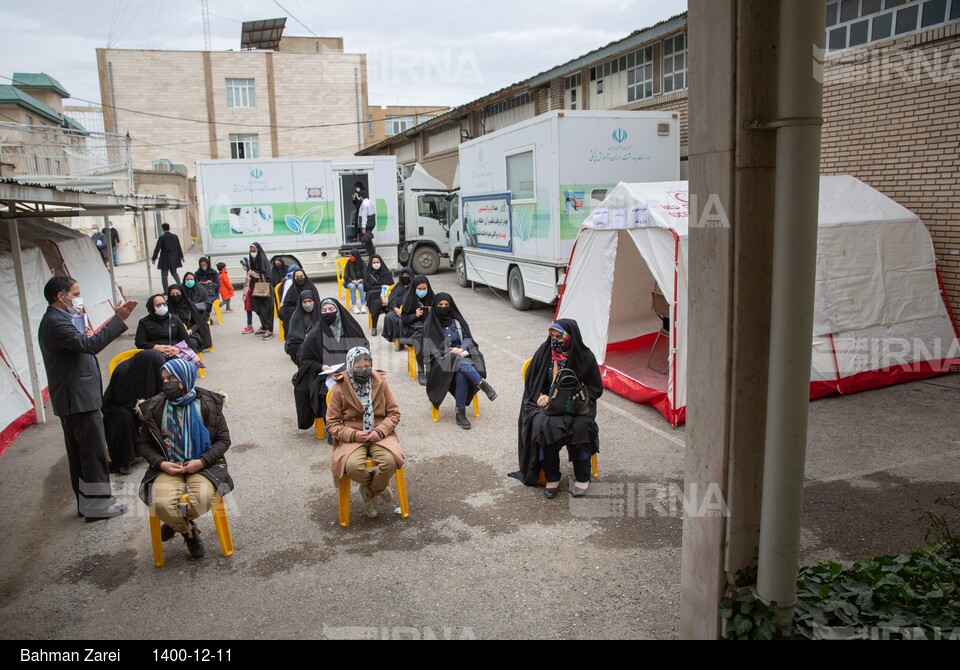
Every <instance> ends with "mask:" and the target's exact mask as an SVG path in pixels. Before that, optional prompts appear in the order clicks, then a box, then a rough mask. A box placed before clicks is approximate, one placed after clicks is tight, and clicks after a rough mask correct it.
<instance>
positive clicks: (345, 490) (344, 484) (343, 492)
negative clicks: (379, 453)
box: [338, 458, 410, 528]
mask: <svg viewBox="0 0 960 670" xmlns="http://www.w3.org/2000/svg"><path fill="white" fill-rule="evenodd" d="M365 465H366V466H367V467H368V468H372V467H373V461H372V460H370V459H369V458H368V459H367V461H366V463H365ZM393 479H394V481H395V482H396V483H397V499H398V500H399V501H400V518H401V519H406V518H407V517H408V516H410V505H409V504H408V503H407V480H406V478H405V477H404V475H403V468H402V467H400V468H397V471H396V472H395V473H394V475H393ZM338 505H339V507H340V526H341V527H343V528H349V527H350V478H349V477H347V476H346V475H344V476H343V477H342V478H341V479H340V491H339V495H338Z"/></svg>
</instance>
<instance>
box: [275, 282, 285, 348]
mask: <svg viewBox="0 0 960 670" xmlns="http://www.w3.org/2000/svg"><path fill="white" fill-rule="evenodd" d="M282 286H283V284H277V285H276V287H275V288H274V289H273V295H274V301H273V318H274V320H276V321H277V323H279V324H280V341H281V342H283V321H280V320H279V318H278V315H279V308H278V307H277V305H279V304H280V288H281V287H282Z"/></svg>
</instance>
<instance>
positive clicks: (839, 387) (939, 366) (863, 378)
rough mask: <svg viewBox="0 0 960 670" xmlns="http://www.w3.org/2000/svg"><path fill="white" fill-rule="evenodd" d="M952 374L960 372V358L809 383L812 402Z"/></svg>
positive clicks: (898, 366) (925, 362) (910, 364)
mask: <svg viewBox="0 0 960 670" xmlns="http://www.w3.org/2000/svg"><path fill="white" fill-rule="evenodd" d="M950 372H960V358H946V359H943V360H939V361H917V362H915V363H908V364H906V365H897V366H895V367H892V368H884V369H883V370H868V371H867V372H861V373H859V374H855V375H851V376H849V377H843V378H842V379H840V380H838V381H828V382H810V399H811V400H817V399H818V398H825V397H827V396H831V395H836V394H839V395H851V394H853V393H860V392H861V391H872V390H873V389H879V388H884V387H887V386H894V385H896V384H905V383H907V382H916V381H921V380H924V379H931V378H933V377H939V376H941V375H945V374H948V373H950Z"/></svg>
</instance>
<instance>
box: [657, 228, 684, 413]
mask: <svg viewBox="0 0 960 670" xmlns="http://www.w3.org/2000/svg"><path fill="white" fill-rule="evenodd" d="M670 232H671V233H673V241H674V247H673V323H671V324H670V334H671V335H672V336H673V337H672V339H673V349H672V350H671V351H670V355H669V356H668V358H667V360H669V361H670V367H671V368H673V407H676V406H677V352H679V351H680V349H679V347H678V346H677V330H678V329H677V315H678V314H679V311H678V309H677V304H678V303H679V296H678V294H679V292H680V236H679V235H677V231H675V230H673V229H672V228H671V229H670ZM662 411H663V410H661V412H662ZM667 418H668V419H670V423H672V424H673V427H674V428H676V427H677V424H676V422H675V421H674V420H673V419H672V418H671V417H669V416H668V417H667Z"/></svg>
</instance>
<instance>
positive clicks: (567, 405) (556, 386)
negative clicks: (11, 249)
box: [544, 368, 590, 416]
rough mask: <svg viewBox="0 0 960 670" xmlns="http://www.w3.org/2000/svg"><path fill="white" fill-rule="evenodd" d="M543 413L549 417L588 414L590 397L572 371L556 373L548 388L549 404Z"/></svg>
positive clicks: (565, 369)
mask: <svg viewBox="0 0 960 670" xmlns="http://www.w3.org/2000/svg"><path fill="white" fill-rule="evenodd" d="M544 411H545V412H546V413H547V414H549V415H551V416H560V415H564V414H570V415H572V416H581V415H584V414H589V413H590V396H589V395H587V387H586V386H584V385H583V383H582V382H581V381H580V379H579V378H578V377H577V373H576V372H574V371H573V370H568V369H567V368H563V369H562V370H560V372H559V373H557V378H556V379H555V380H553V386H552V387H551V388H550V402H549V403H548V404H547V406H546V407H545V408H544Z"/></svg>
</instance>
